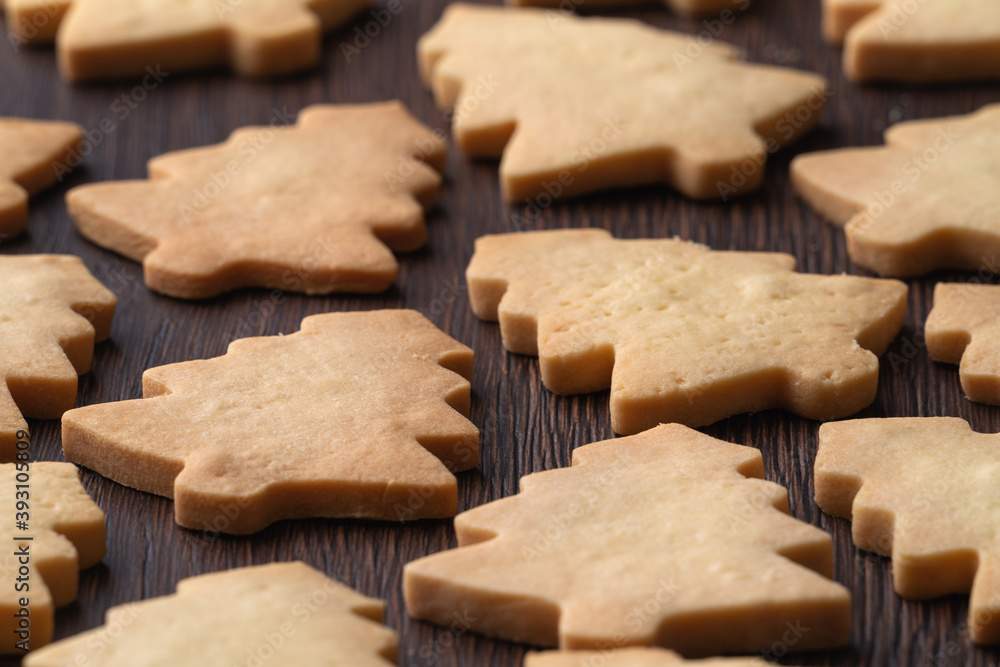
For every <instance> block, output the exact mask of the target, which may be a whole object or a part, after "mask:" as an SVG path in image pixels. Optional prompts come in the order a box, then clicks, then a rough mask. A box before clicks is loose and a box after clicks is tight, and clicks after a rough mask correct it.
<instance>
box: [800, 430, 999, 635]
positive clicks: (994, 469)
mask: <svg viewBox="0 0 1000 667" xmlns="http://www.w3.org/2000/svg"><path fill="white" fill-rule="evenodd" d="M815 470H816V504H817V505H819V506H820V508H821V509H822V510H823V511H824V512H827V513H829V514H833V515H834V516H841V517H847V518H849V519H851V521H852V523H851V533H852V534H853V536H854V544H855V545H857V547H858V548H859V549H864V550H866V551H874V552H876V553H878V554H881V555H883V556H890V557H891V558H892V578H893V585H894V587H895V589H896V592H897V593H899V594H900V595H901V596H902V597H904V598H908V599H912V600H927V599H930V598H936V597H940V596H942V595H950V594H954V593H967V592H969V591H971V592H972V595H971V598H970V600H969V614H968V629H969V633H970V635H971V637H972V640H973V641H974V642H976V643H977V644H1000V539H998V535H997V526H998V525H1000V434H992V433H975V432H973V430H972V428H971V427H970V426H969V423H968V422H966V421H965V420H964V419H957V418H954V417H908V418H896V419H855V420H851V421H843V422H830V423H828V424H823V426H821V427H820V430H819V450H818V451H817V454H816V465H815Z"/></svg>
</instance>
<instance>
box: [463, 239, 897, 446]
mask: <svg viewBox="0 0 1000 667" xmlns="http://www.w3.org/2000/svg"><path fill="white" fill-rule="evenodd" d="M794 269H795V260H794V258H792V257H791V256H789V255H779V254H771V253H750V252H715V251H711V250H709V249H707V248H705V247H704V246H699V245H695V244H693V243H686V242H683V241H677V240H650V239H648V240H639V241H625V240H617V239H613V238H612V237H611V235H610V234H608V233H607V232H605V231H603V230H598V229H592V230H572V231H567V230H563V231H551V232H527V233H521V234H507V235H502V236H485V237H482V238H480V239H478V240H477V241H476V252H475V254H474V255H473V257H472V261H471V262H470V263H469V268H468V271H467V272H466V277H467V280H468V283H469V297H470V299H471V301H472V309H473V311H474V312H475V314H476V315H477V316H478V317H480V318H483V319H486V320H498V319H499V321H500V331H501V333H502V335H503V342H504V347H506V348H507V349H508V350H510V351H511V352H515V353H517V354H531V355H535V354H537V355H538V356H539V359H540V361H541V375H542V382H543V383H544V384H545V386H546V387H547V388H548V389H550V390H551V391H553V392H555V393H557V394H579V393H586V392H591V391H600V390H603V389H608V388H610V389H611V423H612V426H613V427H614V430H615V432H616V433H622V434H630V433H637V432H639V431H642V430H644V429H648V428H652V427H653V426H656V425H657V424H660V423H664V422H680V423H683V424H687V425H688V426H701V425H704V424H710V423H712V422H715V421H718V420H719V419H723V418H724V417H728V416H730V415H734V414H738V413H742V412H754V411H757V410H764V409H767V408H776V407H778V408H784V409H786V410H790V411H792V412H794V413H796V414H799V415H802V416H804V417H808V418H810V419H831V418H834V417H843V416H846V415H849V414H852V413H854V412H857V411H858V410H861V409H863V408H864V407H866V406H867V405H869V404H870V403H871V402H872V400H874V397H875V390H876V388H877V384H878V358H877V356H876V355H879V354H881V353H882V352H883V351H885V349H886V347H887V346H888V344H889V342H890V341H892V339H893V338H894V337H895V336H896V333H897V332H898V331H899V328H900V326H901V325H902V322H903V317H904V315H905V313H906V293H907V290H906V286H905V285H903V284H902V283H898V282H896V281H885V280H876V279H871V278H859V277H855V276H816V275H803V274H798V273H795V271H794Z"/></svg>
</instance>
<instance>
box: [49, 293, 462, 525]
mask: <svg viewBox="0 0 1000 667" xmlns="http://www.w3.org/2000/svg"><path fill="white" fill-rule="evenodd" d="M471 373H472V351H471V350H470V349H469V348H467V347H465V346H464V345H462V344H461V343H458V342H457V341H455V340H454V339H452V338H451V337H449V336H448V335H446V334H444V333H443V332H441V330H440V329H438V328H437V327H435V326H434V325H433V324H431V323H430V321H428V320H427V319H426V318H424V317H423V316H422V315H420V314H419V313H417V312H415V311H410V310H386V311H372V312H364V313H331V314H326V315H314V316H312V317H307V318H306V319H304V320H302V328H301V330H300V331H299V332H298V333H294V334H291V335H288V336H268V337H261V338H243V339H240V340H236V341H234V342H233V343H231V344H230V346H229V350H228V352H227V353H226V355H225V356H221V357H216V358H214V359H207V360H203V361H187V362H181V363H177V364H171V365H168V366H161V367H159V368H152V369H149V370H147V371H146V372H145V373H144V374H143V377H142V385H143V396H144V398H142V399H138V400H131V401H122V402H117V403H105V404H102V405H91V406H87V407H84V408H78V409H76V410H72V411H70V412H68V413H66V415H64V417H63V450H64V452H65V454H66V457H67V458H69V459H70V460H72V461H76V462H78V463H80V464H81V465H84V466H86V467H88V468H91V469H92V470H95V471H97V472H99V473H101V474H102V475H105V476H106V477H110V478H111V479H113V480H115V481H117V482H119V483H121V484H125V485H127V486H131V487H133V488H136V489H140V490H142V491H147V492H150V493H156V494H159V495H161V496H166V497H168V498H173V499H174V505H175V514H176V518H177V523H178V524H180V525H181V526H184V527H187V528H193V529H202V530H210V531H219V532H226V533H234V534H247V533H252V532H256V531H258V530H261V529H263V528H264V527H265V526H267V525H269V524H270V523H272V522H274V521H278V520H280V519H294V518H308V517H358V518H369V519H386V520H397V521H399V520H404V519H415V518H427V517H446V516H453V515H454V514H455V512H456V511H457V503H458V494H457V482H456V479H455V476H454V475H453V474H452V472H451V471H452V470H456V471H457V470H467V469H469V468H472V467H474V466H475V465H476V463H477V462H478V459H479V439H478V431H477V429H476V427H475V426H473V425H472V423H471V422H470V421H469V420H468V419H467V418H466V415H468V412H469V396H470V385H469V382H468V380H467V378H468V377H469V376H470V375H471Z"/></svg>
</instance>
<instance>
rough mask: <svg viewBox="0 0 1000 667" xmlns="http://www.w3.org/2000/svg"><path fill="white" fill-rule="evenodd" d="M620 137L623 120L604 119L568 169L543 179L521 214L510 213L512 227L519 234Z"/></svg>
mask: <svg viewBox="0 0 1000 667" xmlns="http://www.w3.org/2000/svg"><path fill="white" fill-rule="evenodd" d="M621 136H622V120H621V118H619V117H615V118H610V117H609V118H605V119H604V125H603V126H602V128H601V131H600V133H599V134H598V135H597V136H595V137H593V138H592V139H591V140H590V141H587V142H585V143H582V144H580V145H579V146H578V147H577V149H576V152H574V153H573V155H571V156H570V164H571V166H570V167H568V168H566V169H562V170H561V171H560V172H559V173H558V174H557V175H556V176H555V178H550V179H547V180H543V181H542V183H541V187H540V188H538V189H539V190H541V192H539V193H538V194H536V195H535V196H534V197H530V198H528V199H527V200H526V204H525V206H526V208H525V209H524V214H523V215H522V214H521V213H518V212H517V211H514V212H512V213H511V214H510V222H511V226H512V227H513V228H514V229H515V230H517V231H521V230H523V229H525V228H526V227H528V226H529V225H530V224H531V223H532V222H534V221H535V220H536V219H538V216H539V215H541V213H542V211H544V210H545V209H547V208H548V207H550V206H552V204H553V202H554V201H555V200H556V199H557V198H558V197H559V196H561V195H562V194H563V192H565V191H566V189H567V188H569V187H571V186H572V185H573V184H574V183H576V182H577V179H579V178H580V176H581V175H582V174H584V173H585V172H586V171H587V170H588V169H590V168H591V166H593V164H594V163H595V162H596V161H597V160H599V159H600V158H602V157H603V156H604V155H605V154H606V153H607V152H608V151H609V150H610V149H611V148H612V147H613V146H614V145H615V143H616V142H617V141H618V139H619V138H621Z"/></svg>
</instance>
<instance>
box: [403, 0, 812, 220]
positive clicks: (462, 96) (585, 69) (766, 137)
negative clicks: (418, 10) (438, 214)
mask: <svg viewBox="0 0 1000 667" xmlns="http://www.w3.org/2000/svg"><path fill="white" fill-rule="evenodd" d="M555 19H556V21H557V23H556V25H553V12H551V11H545V10H538V9H516V10H515V9H503V8H498V7H483V6H477V5H468V4H463V3H453V4H451V5H449V6H448V8H447V9H446V10H445V13H444V16H443V18H442V19H441V21H440V22H439V23H438V24H437V25H436V26H435V27H434V28H433V29H432V30H431V31H430V32H429V33H427V34H426V35H424V36H423V37H422V38H421V39H420V43H419V46H418V55H419V58H420V69H421V75H422V76H423V79H424V81H425V82H427V84H428V85H430V86H431V87H432V88H433V90H434V98H435V100H436V102H437V104H438V106H440V107H442V108H447V109H454V114H453V117H452V127H453V132H454V135H455V139H456V141H457V142H458V144H459V145H460V146H461V147H462V149H463V150H464V151H465V152H466V153H468V154H469V155H471V156H474V157H500V156H501V155H502V160H501V162H500V182H501V187H502V189H503V193H504V196H505V197H506V198H507V199H508V200H511V201H515V200H521V199H527V198H537V199H538V202H539V203H540V204H541V205H545V203H546V202H548V203H551V201H552V199H553V198H558V197H566V196H575V195H579V194H583V193H585V192H591V191H594V190H600V189H605V188H613V187H619V186H630V185H638V184H641V183H667V184H670V185H672V186H673V187H675V188H677V189H678V190H680V191H681V192H682V193H684V194H685V195H687V196H689V197H695V198H699V199H701V198H706V199H717V198H719V197H722V198H728V197H729V196H732V195H736V194H741V193H744V192H749V191H751V190H753V189H755V188H756V187H757V186H758V185H760V183H761V180H762V178H763V171H764V169H763V165H764V162H765V160H766V159H767V155H769V154H770V153H773V152H775V151H777V150H778V149H779V148H780V147H781V146H784V145H785V144H787V143H788V142H790V141H792V140H794V139H795V138H796V137H798V136H799V135H801V134H802V133H804V132H806V131H808V130H809V129H811V128H812V127H813V126H814V125H815V124H816V123H817V122H819V118H820V115H821V113H822V110H823V106H824V103H825V102H826V96H827V94H826V82H825V81H824V79H823V78H822V77H820V76H818V75H816V74H812V73H806V72H800V71H796V70H790V69H781V68H777V67H770V66H764V65H752V64H747V63H742V62H739V61H738V60H737V54H736V50H735V49H734V48H732V47H730V46H728V45H724V44H720V43H711V44H707V45H702V44H700V43H699V42H697V41H696V40H694V39H693V38H692V37H691V36H689V35H683V34H680V33H673V32H666V31H663V30H658V29H656V28H652V27H650V26H647V25H644V24H642V23H639V22H636V21H630V20H622V19H607V18H593V19H582V18H577V17H575V16H568V15H567V16H563V15H557V16H555ZM584 45H586V46H585V47H584Z"/></svg>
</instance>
